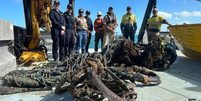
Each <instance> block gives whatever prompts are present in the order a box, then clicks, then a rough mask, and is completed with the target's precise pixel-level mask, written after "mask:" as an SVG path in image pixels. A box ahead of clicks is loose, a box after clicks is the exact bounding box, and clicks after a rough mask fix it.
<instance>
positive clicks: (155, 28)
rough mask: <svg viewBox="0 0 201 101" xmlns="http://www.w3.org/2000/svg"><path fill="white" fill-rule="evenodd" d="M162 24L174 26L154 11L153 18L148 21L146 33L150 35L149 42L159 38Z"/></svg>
mask: <svg viewBox="0 0 201 101" xmlns="http://www.w3.org/2000/svg"><path fill="white" fill-rule="evenodd" d="M162 24H167V25H169V26H172V25H171V24H170V23H169V22H168V21H167V20H166V19H165V18H164V17H162V16H160V15H158V10H157V9H156V8H154V9H153V16H152V17H151V18H149V19H148V21H147V25H146V31H147V33H148V41H151V40H153V39H156V38H158V37H159V36H160V35H159V32H160V30H161V27H162Z"/></svg>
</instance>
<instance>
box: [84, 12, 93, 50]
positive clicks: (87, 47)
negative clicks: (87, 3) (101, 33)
mask: <svg viewBox="0 0 201 101" xmlns="http://www.w3.org/2000/svg"><path fill="white" fill-rule="evenodd" d="M89 15H90V11H88V10H87V11H86V16H85V18H86V20H87V26H88V32H87V44H86V52H87V53H88V49H89V44H90V41H91V33H92V31H93V24H92V20H91V19H90V18H89Z"/></svg>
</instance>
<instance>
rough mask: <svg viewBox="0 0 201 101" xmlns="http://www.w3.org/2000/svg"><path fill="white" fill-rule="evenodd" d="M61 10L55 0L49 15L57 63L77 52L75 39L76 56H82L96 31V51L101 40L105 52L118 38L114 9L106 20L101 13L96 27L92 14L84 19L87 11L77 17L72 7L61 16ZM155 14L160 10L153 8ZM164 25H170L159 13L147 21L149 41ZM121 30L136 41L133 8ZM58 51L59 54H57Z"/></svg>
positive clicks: (88, 13)
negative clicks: (106, 47)
mask: <svg viewBox="0 0 201 101" xmlns="http://www.w3.org/2000/svg"><path fill="white" fill-rule="evenodd" d="M59 8H60V2H59V1H57V0H56V1H54V9H52V10H51V11H50V14H49V17H50V20H51V22H52V28H51V37H52V40H53V46H52V47H53V48H52V49H53V51H52V52H53V58H54V61H58V57H59V61H64V60H65V59H66V58H67V57H68V56H69V55H70V53H71V52H72V51H73V50H74V45H75V37H76V51H77V53H79V50H80V48H81V51H82V53H86V52H88V48H89V44H90V40H91V34H92V31H93V29H94V30H95V32H96V33H95V51H98V43H99V40H101V47H102V48H101V49H103V48H104V47H105V46H106V45H107V43H108V39H109V41H110V42H111V41H113V40H114V39H115V29H116V27H117V26H118V19H117V16H116V15H115V14H114V13H113V7H109V9H108V12H107V15H105V16H104V18H102V13H101V12H100V11H99V12H98V13H97V19H96V20H95V21H94V24H93V23H92V20H91V19H90V17H89V16H90V11H88V10H87V11H86V16H85V17H84V16H83V15H84V10H83V9H79V10H78V13H79V15H78V16H77V17H75V18H74V17H73V15H72V11H73V10H72V9H73V7H72V5H71V4H68V5H67V11H66V12H65V13H62V12H61V11H60V10H59ZM155 11H157V9H154V11H153V12H154V14H155V13H157V12H155ZM154 21H155V22H154ZM156 22H158V23H156ZM163 23H166V24H169V23H168V22H167V21H166V20H165V19H164V18H163V17H161V16H158V15H157V14H155V15H153V17H152V18H150V19H149V20H148V23H147V27H146V30H147V32H148V33H151V34H150V35H148V37H149V39H151V37H156V36H157V35H158V32H159V31H160V27H161V24H163ZM169 25H171V24H169ZM120 28H121V32H122V34H123V36H124V37H125V38H127V39H128V37H130V40H131V41H133V42H134V37H135V36H134V35H135V33H136V30H137V23H136V17H135V15H134V14H132V13H131V7H130V6H128V7H127V14H125V15H123V17H122V20H121V25H120ZM157 29H158V30H157ZM157 31H158V32H157ZM58 49H59V55H58V52H57V51H58Z"/></svg>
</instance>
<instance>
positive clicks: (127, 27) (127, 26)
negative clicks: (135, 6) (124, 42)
mask: <svg viewBox="0 0 201 101" xmlns="http://www.w3.org/2000/svg"><path fill="white" fill-rule="evenodd" d="M120 28H121V32H122V34H123V36H124V37H125V38H126V39H128V37H130V40H131V41H133V42H134V38H135V33H136V30H137V23H136V17H135V15H134V14H132V13H131V7H130V6H128V7H127V14H125V15H123V17H122V20H121V25H120Z"/></svg>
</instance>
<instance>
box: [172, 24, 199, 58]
mask: <svg viewBox="0 0 201 101" xmlns="http://www.w3.org/2000/svg"><path fill="white" fill-rule="evenodd" d="M169 30H170V34H171V35H173V36H174V41H175V44H176V45H177V47H178V48H179V49H180V51H181V52H182V53H183V54H184V55H186V56H187V57H189V58H193V59H197V60H201V24H186V25H175V26H171V27H169Z"/></svg>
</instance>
